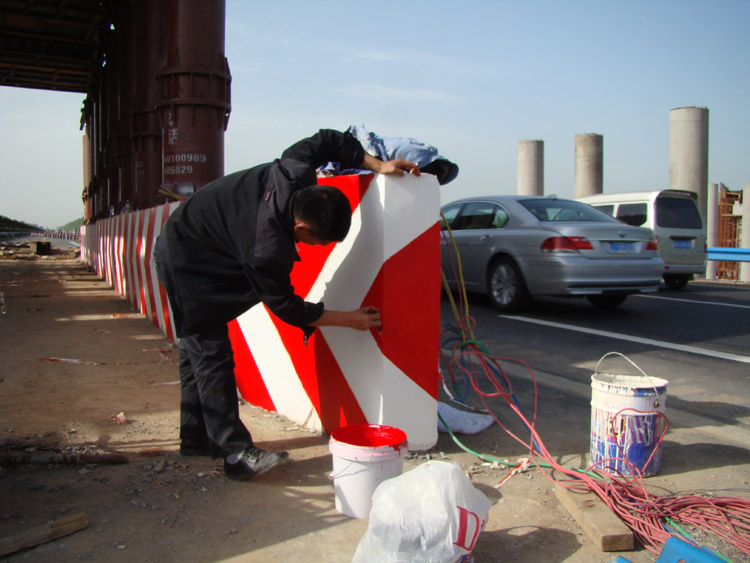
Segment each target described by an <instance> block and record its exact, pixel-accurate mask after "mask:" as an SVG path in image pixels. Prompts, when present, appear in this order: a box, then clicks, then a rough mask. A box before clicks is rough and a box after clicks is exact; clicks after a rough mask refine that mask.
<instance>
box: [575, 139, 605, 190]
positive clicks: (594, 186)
mask: <svg viewBox="0 0 750 563" xmlns="http://www.w3.org/2000/svg"><path fill="white" fill-rule="evenodd" d="M575 144H576V148H575V159H576V163H575V195H574V197H576V198H578V197H584V196H587V195H596V194H600V193H602V189H603V186H604V137H603V136H602V135H599V134H597V133H585V134H582V135H576V140H575Z"/></svg>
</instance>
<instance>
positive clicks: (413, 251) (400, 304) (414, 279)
mask: <svg viewBox="0 0 750 563" xmlns="http://www.w3.org/2000/svg"><path fill="white" fill-rule="evenodd" d="M362 306H375V307H378V308H379V309H380V314H381V316H382V319H383V327H382V332H380V333H378V332H376V331H372V333H373V335H374V337H375V341H376V342H377V343H378V346H379V347H380V349H381V351H382V352H383V355H384V356H386V357H387V358H388V359H389V360H390V361H391V362H393V363H394V365H396V366H397V367H398V368H399V369H400V370H401V371H402V372H404V373H405V374H406V375H407V376H408V377H409V378H410V379H412V380H413V381H414V382H415V383H416V384H417V385H419V386H420V387H421V388H422V389H424V390H425V391H426V392H427V393H428V394H429V395H430V396H431V397H432V398H434V399H437V394H438V372H437V358H438V355H439V352H440V227H439V225H438V224H437V223H435V225H434V226H432V227H430V228H429V229H427V230H426V231H425V232H424V233H422V234H421V235H420V236H418V237H417V238H415V239H414V240H413V241H412V242H411V243H409V244H408V245H407V246H405V247H404V248H402V249H401V250H400V251H399V252H398V253H396V254H395V255H393V256H391V257H390V258H389V259H388V260H386V262H385V263H384V264H383V266H382V267H381V269H380V272H378V275H377V277H376V278H375V281H374V282H373V284H372V286H371V287H370V290H369V291H368V293H367V295H366V296H365V298H364V300H363V301H362ZM405 312H408V314H405Z"/></svg>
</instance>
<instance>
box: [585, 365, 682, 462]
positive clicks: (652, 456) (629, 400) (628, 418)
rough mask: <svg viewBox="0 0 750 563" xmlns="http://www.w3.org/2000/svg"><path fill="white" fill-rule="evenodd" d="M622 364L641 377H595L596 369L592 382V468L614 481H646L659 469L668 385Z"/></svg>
mask: <svg viewBox="0 0 750 563" xmlns="http://www.w3.org/2000/svg"><path fill="white" fill-rule="evenodd" d="M610 354H612V353H610ZM610 354H606V355H605V356H604V357H603V358H602V359H601V360H599V364H600V363H601V361H602V360H603V359H604V358H606V357H607V356H609V355H610ZM615 354H616V352H615ZM618 355H620V356H622V354H618ZM622 357H623V358H625V356H622ZM625 359H626V360H627V361H628V362H630V363H631V364H632V365H634V366H635V367H636V368H637V369H638V371H640V372H641V374H642V375H621V374H611V373H598V370H599V364H597V366H596V370H594V374H593V375H592V376H591V452H590V453H591V463H592V465H593V464H597V465H596V468H597V469H602V470H604V471H606V472H608V473H612V474H616V475H622V476H625V477H631V476H633V475H634V474H635V473H640V474H641V475H643V476H644V477H649V476H651V475H656V474H657V473H658V472H659V467H660V465H661V448H660V447H659V446H660V444H659V438H660V437H661V435H662V433H663V432H664V428H665V424H666V420H665V417H664V416H663V415H664V413H666V401H667V384H668V383H669V382H668V381H667V380H665V379H661V378H659V377H649V376H648V375H646V374H645V373H644V372H643V371H642V370H641V369H640V368H639V367H638V366H636V365H635V364H634V363H633V362H631V361H630V360H628V358H625ZM635 469H637V471H635Z"/></svg>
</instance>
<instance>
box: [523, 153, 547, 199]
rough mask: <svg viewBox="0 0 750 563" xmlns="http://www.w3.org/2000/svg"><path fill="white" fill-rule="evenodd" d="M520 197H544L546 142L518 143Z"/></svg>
mask: <svg viewBox="0 0 750 563" xmlns="http://www.w3.org/2000/svg"><path fill="white" fill-rule="evenodd" d="M516 191H517V193H518V195H537V196H539V195H544V141H539V140H535V141H518V169H517V180H516Z"/></svg>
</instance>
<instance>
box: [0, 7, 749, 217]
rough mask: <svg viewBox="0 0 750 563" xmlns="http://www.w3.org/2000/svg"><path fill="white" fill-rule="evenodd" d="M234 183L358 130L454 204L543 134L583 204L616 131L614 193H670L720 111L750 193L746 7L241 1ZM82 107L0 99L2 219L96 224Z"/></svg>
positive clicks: (495, 184)
mask: <svg viewBox="0 0 750 563" xmlns="http://www.w3.org/2000/svg"><path fill="white" fill-rule="evenodd" d="M226 4H227V7H226V12H227V24H226V52H227V58H228V60H229V66H230V70H231V72H232V113H231V116H230V120H229V128H228V130H227V133H226V137H225V144H226V148H225V172H226V173H229V172H232V171H235V170H239V169H242V168H247V167H249V166H252V165H254V164H257V163H260V162H265V161H268V160H271V159H273V158H275V157H276V156H278V155H279V154H280V152H281V151H282V150H283V149H284V148H286V147H287V146H288V145H290V144H291V143H293V142H294V141H296V140H297V139H299V138H302V137H305V136H308V135H310V134H312V133H314V132H315V131H316V130H317V129H319V128H322V127H331V128H337V129H345V128H346V127H347V126H348V125H349V124H351V123H364V124H365V125H366V127H367V128H368V129H369V130H371V131H374V132H376V133H379V134H381V135H383V136H388V137H402V136H403V137H414V138H417V139H419V140H421V141H424V142H427V143H430V144H432V145H435V146H436V147H438V149H439V150H440V152H441V154H442V155H443V156H445V157H446V158H449V159H451V160H453V161H454V162H456V163H457V164H458V165H459V167H460V174H459V176H458V178H457V179H456V180H455V181H454V182H452V183H451V184H448V185H446V186H444V187H442V188H441V190H442V197H443V201H444V202H448V201H451V200H453V199H456V198H458V197H463V196H470V195H484V194H490V193H498V194H510V193H515V190H516V161H517V144H518V141H519V140H523V139H542V140H544V158H545V193H547V194H551V193H556V194H557V195H559V196H561V197H572V196H573V183H574V139H575V135H577V134H580V133H598V134H601V135H603V137H604V191H605V192H607V193H612V192H618V191H631V190H636V189H657V188H663V187H668V184H669V111H670V109H672V108H677V107H683V106H701V107H707V108H708V109H709V182H717V183H718V182H724V183H725V184H727V185H728V186H729V187H730V188H732V189H741V188H742V187H743V184H744V182H750V36H748V33H747V24H748V22H750V1H748V0H715V1H708V0H706V1H700V2H699V1H692V0H686V1H676V0H661V1H656V0H652V1H650V2H648V1H640V0H632V1H620V2H612V1H604V0H602V1H575V0H568V1H552V0H547V1H542V0H539V1H524V2H520V1H472V0H467V1H465V2H455V1H450V2H448V1H442V0H433V1H431V2H428V1H409V0H401V1H399V2H391V1H387V0H386V1H381V2H376V3H373V2H365V1H358V0H348V1H344V0H336V1H334V0H329V1H326V0H321V1H318V2H314V3H313V2H306V1H305V2H303V1H286V0H279V1H277V2H265V1H249V0H227V3H226ZM82 101H83V96H81V95H77V94H61V93H53V92H37V91H32V90H23V89H16V88H7V87H0V127H1V128H2V131H3V135H2V144H1V145H0V214H2V215H6V216H10V217H12V218H15V219H20V220H24V221H29V222H33V223H37V224H42V225H47V226H57V225H59V224H62V223H65V222H67V221H69V220H72V219H75V218H76V217H80V216H81V215H82V208H81V199H80V196H81V192H82V189H83V186H82V182H83V180H82V167H83V164H82V160H81V133H80V131H79V121H80V108H81V103H82Z"/></svg>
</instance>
